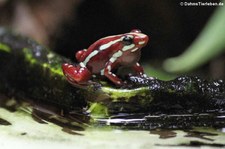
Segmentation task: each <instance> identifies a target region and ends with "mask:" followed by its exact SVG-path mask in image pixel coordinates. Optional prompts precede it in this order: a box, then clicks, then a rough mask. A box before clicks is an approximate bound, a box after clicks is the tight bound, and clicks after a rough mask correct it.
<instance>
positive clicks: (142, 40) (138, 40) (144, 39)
mask: <svg viewBox="0 0 225 149" xmlns="http://www.w3.org/2000/svg"><path fill="white" fill-rule="evenodd" d="M148 41H149V37H148V36H147V35H145V34H142V35H141V36H136V37H135V38H134V43H135V45H137V46H138V47H139V48H142V47H144V46H146V44H147V43H148Z"/></svg>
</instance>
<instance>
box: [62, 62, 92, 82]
mask: <svg viewBox="0 0 225 149" xmlns="http://www.w3.org/2000/svg"><path fill="white" fill-rule="evenodd" d="M62 70H63V73H64V75H65V76H66V78H67V80H68V81H69V82H70V83H71V84H72V85H75V86H80V85H81V86H82V85H87V84H88V81H89V80H90V79H91V77H92V75H91V73H90V71H89V70H88V69H87V68H86V67H82V66H80V65H76V66H74V65H71V64H68V63H65V64H63V65H62Z"/></svg>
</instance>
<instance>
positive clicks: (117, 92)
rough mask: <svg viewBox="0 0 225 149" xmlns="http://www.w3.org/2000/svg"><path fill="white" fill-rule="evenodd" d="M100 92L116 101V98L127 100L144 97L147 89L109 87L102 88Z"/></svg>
mask: <svg viewBox="0 0 225 149" xmlns="http://www.w3.org/2000/svg"><path fill="white" fill-rule="evenodd" d="M102 91H103V92H104V93H107V94H109V95H110V97H112V98H113V99H114V100H115V101H116V100H117V99H118V98H125V99H127V100H129V99H130V98H131V97H134V96H146V93H147V92H148V91H149V89H148V87H140V88H135V89H114V88H110V87H102Z"/></svg>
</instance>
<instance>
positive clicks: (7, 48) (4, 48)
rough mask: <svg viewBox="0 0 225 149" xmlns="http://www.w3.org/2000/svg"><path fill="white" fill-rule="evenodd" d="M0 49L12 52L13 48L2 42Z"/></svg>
mask: <svg viewBox="0 0 225 149" xmlns="http://www.w3.org/2000/svg"><path fill="white" fill-rule="evenodd" d="M0 51H4V52H7V53H10V52H11V49H10V47H9V46H7V45H6V44H3V43H0Z"/></svg>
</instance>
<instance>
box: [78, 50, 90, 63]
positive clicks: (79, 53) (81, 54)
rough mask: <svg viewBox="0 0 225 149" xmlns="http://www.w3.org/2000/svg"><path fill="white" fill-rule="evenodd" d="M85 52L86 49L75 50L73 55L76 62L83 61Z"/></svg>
mask: <svg viewBox="0 0 225 149" xmlns="http://www.w3.org/2000/svg"><path fill="white" fill-rule="evenodd" d="M86 52H87V49H83V50H80V51H77V53H76V54H75V57H76V59H77V61H78V62H82V61H84V58H85V57H86Z"/></svg>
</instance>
